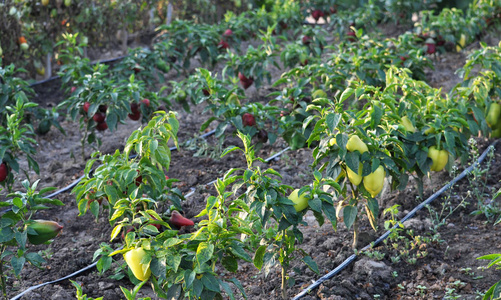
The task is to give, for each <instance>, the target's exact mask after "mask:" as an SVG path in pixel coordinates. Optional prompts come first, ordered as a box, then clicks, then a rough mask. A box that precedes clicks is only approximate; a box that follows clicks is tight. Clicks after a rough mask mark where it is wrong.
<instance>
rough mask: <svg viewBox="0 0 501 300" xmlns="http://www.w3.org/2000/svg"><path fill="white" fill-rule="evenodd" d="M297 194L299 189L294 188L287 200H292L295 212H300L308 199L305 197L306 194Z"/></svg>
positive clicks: (306, 205) (306, 204)
mask: <svg viewBox="0 0 501 300" xmlns="http://www.w3.org/2000/svg"><path fill="white" fill-rule="evenodd" d="M298 194H299V189H295V190H293V191H292V193H291V194H290V195H289V197H288V198H289V200H291V201H292V202H294V209H295V210H296V211H297V212H300V211H302V210H304V209H305V208H307V207H308V199H306V195H305V194H302V195H301V196H299V195H298Z"/></svg>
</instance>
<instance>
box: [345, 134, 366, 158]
mask: <svg viewBox="0 0 501 300" xmlns="http://www.w3.org/2000/svg"><path fill="white" fill-rule="evenodd" d="M346 150H348V151H350V152H353V151H357V150H358V151H360V154H362V153H364V152H367V151H369V148H367V145H366V144H365V143H364V142H363V141H362V140H361V139H360V138H359V137H358V135H352V136H351V137H350V138H349V139H348V143H346Z"/></svg>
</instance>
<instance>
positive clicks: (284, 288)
mask: <svg viewBox="0 0 501 300" xmlns="http://www.w3.org/2000/svg"><path fill="white" fill-rule="evenodd" d="M286 274H287V269H286V268H285V265H284V264H282V299H284V300H287V280H286Z"/></svg>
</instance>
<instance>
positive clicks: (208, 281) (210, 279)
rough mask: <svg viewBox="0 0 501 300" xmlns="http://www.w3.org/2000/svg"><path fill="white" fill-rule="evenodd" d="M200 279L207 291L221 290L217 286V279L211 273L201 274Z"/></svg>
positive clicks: (217, 291)
mask: <svg viewBox="0 0 501 300" xmlns="http://www.w3.org/2000/svg"><path fill="white" fill-rule="evenodd" d="M201 281H202V283H203V285H204V287H205V288H207V289H208V290H209V291H213V292H216V293H219V292H221V289H220V287H219V281H218V280H217V279H216V277H214V275H212V274H207V273H205V274H203V276H202V278H201Z"/></svg>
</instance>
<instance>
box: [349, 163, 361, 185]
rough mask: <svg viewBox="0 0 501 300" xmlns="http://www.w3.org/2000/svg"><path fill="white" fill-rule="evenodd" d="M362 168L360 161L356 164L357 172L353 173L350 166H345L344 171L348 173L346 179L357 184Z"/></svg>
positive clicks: (359, 180)
mask: <svg viewBox="0 0 501 300" xmlns="http://www.w3.org/2000/svg"><path fill="white" fill-rule="evenodd" d="M362 168H363V165H362V164H361V163H359V164H358V173H355V172H354V171H353V170H352V169H350V167H347V168H346V173H348V179H349V180H350V182H351V183H352V184H353V185H359V184H360V182H362Z"/></svg>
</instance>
